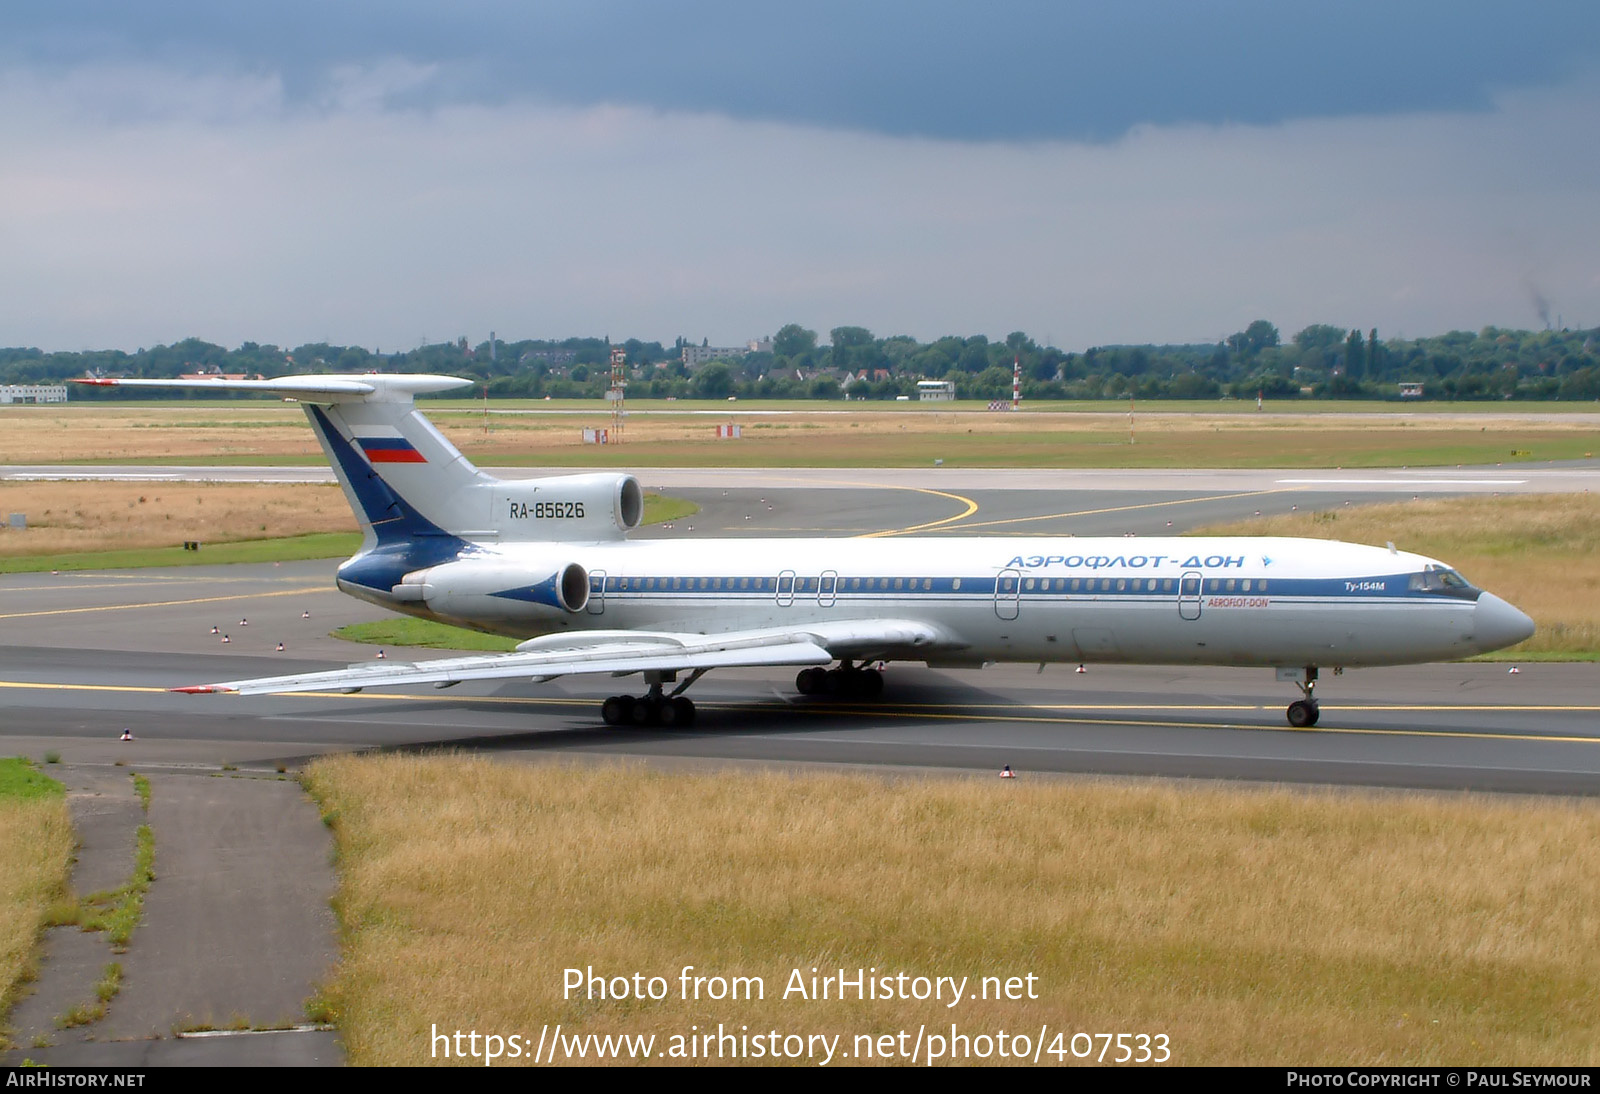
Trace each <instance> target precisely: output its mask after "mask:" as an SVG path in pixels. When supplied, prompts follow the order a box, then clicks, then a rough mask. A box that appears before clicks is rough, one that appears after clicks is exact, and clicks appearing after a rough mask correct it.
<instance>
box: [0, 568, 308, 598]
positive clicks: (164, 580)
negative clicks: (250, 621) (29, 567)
mask: <svg viewBox="0 0 1600 1094" xmlns="http://www.w3.org/2000/svg"><path fill="white" fill-rule="evenodd" d="M84 572H85V573H89V572H91V571H84ZM93 572H95V573H96V574H97V575H99V576H104V575H105V574H106V573H107V572H108V571H105V570H99V571H93ZM6 576H7V577H11V576H15V575H11V574H8V575H6ZM238 580H239V579H238V578H236V577H160V576H151V577H144V576H142V575H141V576H134V575H132V574H130V575H128V576H127V577H126V578H123V579H120V580H116V581H107V582H103V583H101V584H98V585H71V584H69V585H0V592H5V593H9V594H12V595H16V596H20V595H22V594H24V593H59V592H78V591H80V590H83V589H126V588H130V587H138V586H143V585H217V584H221V583H223V582H234V581H238ZM328 591H329V592H332V591H334V589H333V587H332V586H329V588H328Z"/></svg>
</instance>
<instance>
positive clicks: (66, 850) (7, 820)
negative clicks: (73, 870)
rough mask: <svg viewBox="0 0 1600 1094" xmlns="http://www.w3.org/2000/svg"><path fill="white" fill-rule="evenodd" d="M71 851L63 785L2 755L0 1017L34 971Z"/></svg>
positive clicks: (61, 892)
mask: <svg viewBox="0 0 1600 1094" xmlns="http://www.w3.org/2000/svg"><path fill="white" fill-rule="evenodd" d="M72 850H73V835H72V822H71V819H70V817H69V816H68V813H67V803H66V796H65V794H64V792H63V790H62V787H61V784H60V783H58V782H56V781H55V780H54V779H50V778H47V777H45V776H44V775H42V774H40V772H39V771H38V770H37V769H35V768H34V767H33V766H32V765H31V764H30V763H28V761H26V760H19V759H7V760H0V1022H3V1021H4V1019H5V1017H6V1016H7V1015H9V1014H10V1013H11V1007H12V1005H13V1004H15V1003H16V1001H17V994H18V992H19V991H20V990H21V989H22V987H23V986H24V985H25V984H26V982H27V981H28V980H29V979H30V978H31V977H32V975H33V961H34V959H35V958H34V947H35V945H36V943H37V942H38V938H39V932H40V930H41V928H42V924H43V922H44V918H45V914H46V912H47V911H48V910H49V908H50V905H51V904H52V903H54V902H56V901H58V900H59V899H60V898H62V897H63V896H65V895H66V887H67V871H68V869H69V868H70V866H71V858H72ZM0 1040H4V1038H0Z"/></svg>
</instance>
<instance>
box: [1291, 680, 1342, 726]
mask: <svg viewBox="0 0 1600 1094" xmlns="http://www.w3.org/2000/svg"><path fill="white" fill-rule="evenodd" d="M1335 675H1337V672H1336V673H1335ZM1278 679H1280V680H1292V681H1294V683H1295V684H1296V685H1298V686H1299V688H1300V693H1301V694H1302V695H1304V696H1305V698H1304V699H1296V700H1295V701H1294V702H1292V703H1290V704H1289V710H1288V712H1287V714H1288V718H1289V724H1290V725H1291V726H1293V727H1294V728H1296V729H1310V728H1311V727H1312V726H1314V725H1316V724H1317V719H1318V718H1320V717H1321V716H1322V710H1321V708H1320V707H1318V706H1317V697H1316V687H1317V666H1315V665H1307V666H1306V667H1305V668H1303V669H1279V670H1278Z"/></svg>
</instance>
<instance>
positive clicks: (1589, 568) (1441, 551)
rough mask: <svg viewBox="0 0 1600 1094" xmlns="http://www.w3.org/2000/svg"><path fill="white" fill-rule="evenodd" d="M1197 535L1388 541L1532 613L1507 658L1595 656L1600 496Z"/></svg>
mask: <svg viewBox="0 0 1600 1094" xmlns="http://www.w3.org/2000/svg"><path fill="white" fill-rule="evenodd" d="M1203 531H1204V532H1206V533H1208V534H1216V535H1251V536H1255V535H1271V536H1310V537H1313V538H1317V539H1342V540H1347V541H1349V542H1352V543H1373V544H1382V543H1385V542H1390V541H1392V542H1393V543H1394V544H1395V545H1396V546H1397V547H1399V548H1401V549H1402V550H1406V551H1416V552H1418V553H1420V554H1424V555H1430V556H1432V557H1434V558H1438V559H1441V560H1443V561H1445V562H1448V563H1450V564H1451V565H1453V566H1455V567H1456V568H1457V569H1459V570H1460V571H1461V572H1462V573H1463V574H1465V575H1466V577H1467V578H1468V579H1469V580H1471V581H1472V582H1473V584H1475V585H1478V586H1479V587H1481V588H1484V589H1488V590H1489V591H1490V592H1493V593H1494V594H1495V595H1497V596H1500V597H1504V598H1505V599H1506V600H1509V601H1510V602H1511V603H1513V604H1515V605H1516V606H1517V607H1519V608H1521V609H1522V610H1523V611H1525V612H1527V613H1528V614H1529V615H1531V616H1532V617H1533V619H1534V622H1536V623H1537V624H1538V625H1539V631H1538V633H1537V634H1535V635H1534V636H1533V637H1532V638H1531V639H1529V640H1528V641H1527V642H1524V643H1522V644H1521V645H1520V646H1516V647H1514V648H1513V650H1512V651H1510V652H1511V654H1512V655H1515V654H1517V653H1541V652H1563V653H1584V654H1596V653H1600V564H1597V563H1596V560H1597V559H1600V496H1596V495H1593V494H1524V495H1511V496H1506V497H1465V498H1433V499H1425V500H1418V501H1405V502H1397V503H1394V504H1389V505H1367V506H1352V507H1350V508H1347V509H1338V510H1333V511H1330V512H1326V513H1290V514H1287V515H1284V516H1275V517H1259V518H1255V519H1251V520H1244V521H1238V522H1235V523H1232V524H1225V525H1216V526H1213V527H1211V528H1207V529H1203Z"/></svg>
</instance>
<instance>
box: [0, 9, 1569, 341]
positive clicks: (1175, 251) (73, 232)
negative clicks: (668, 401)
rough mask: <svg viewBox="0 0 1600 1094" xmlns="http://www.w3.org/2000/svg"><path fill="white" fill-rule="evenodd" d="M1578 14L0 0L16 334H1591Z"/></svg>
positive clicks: (1, 291)
mask: <svg viewBox="0 0 1600 1094" xmlns="http://www.w3.org/2000/svg"><path fill="white" fill-rule="evenodd" d="M1597 135H1600V5H1597V4H1594V3H1592V0H1590V2H1584V3H1580V2H1557V3H1536V2H1535V3H1522V4H1510V3H1506V4H1491V3H1474V2H1471V0H1450V2H1419V3H1402V2H1397V0H1385V2H1378V0H1343V2H1339V3H1331V2H1330V3H1310V2H1285V0H1207V2H1205V3H1197V2H1194V0H1165V2H1156V0H1122V2H1119V3H1117V4H1115V5H1113V4H1109V3H1100V2H1095V3H1075V2H1069V0H1048V2H1015V3H1004V2H995V0H990V2H989V3H984V4H978V3H953V2H949V0H884V2H877V3H874V2H871V0H853V2H841V0H820V2H819V0H811V2H809V3H807V4H805V5H799V4H794V3H788V4H781V5H780V4H777V3H761V2H758V0H679V2H676V3H667V2H663V0H637V2H621V0H609V2H608V0H585V2H573V3H566V2H517V3H488V2H461V0H456V2H455V3H451V4H449V5H445V4H438V3H423V2H410V3H403V2H402V3H395V2H384V3H377V2H362V3H343V4H340V3H331V2H328V0H322V2H315V3H314V2H304V0H280V2H278V3H274V4H272V5H265V4H262V5H257V6H254V7H252V8H249V9H246V8H244V7H243V6H242V5H234V4H226V5H223V4H216V3H214V2H213V0H203V2H202V0H194V2H169V3H165V4H139V5H130V4H126V3H122V2H111V0H106V2H76V3H74V2H62V0H56V2H53V3H33V2H19V0H10V2H8V3H7V4H5V5H4V6H3V7H0V257H3V261H0V345H36V346H40V347H42V348H45V349H87V348H105V347H120V348H125V349H133V348H137V347H138V346H141V345H150V344H154V343H156V342H171V341H175V340H177V339H179V338H183V337H186V336H190V335H193V336H197V337H201V338H206V339H209V340H212V341H216V342H221V343H223V344H226V345H230V346H233V345H237V344H239V343H240V342H242V341H245V340H253V341H259V342H276V343H279V344H283V345H294V344H298V343H301V342H305V341H316V340H328V341H332V342H335V343H352V344H359V345H365V346H367V347H368V348H377V349H384V350H394V349H401V348H410V347H412V346H415V345H416V344H418V342H419V341H421V340H422V339H424V338H426V339H427V340H430V341H441V340H444V339H447V338H454V337H457V336H458V335H463V334H464V335H466V336H467V337H468V338H470V339H472V340H473V341H474V342H476V341H479V340H482V339H484V338H486V337H487V336H488V333H489V331H490V330H491V329H493V330H495V331H496V332H497V333H498V334H499V335H500V336H502V337H512V338H517V337H564V336H568V335H574V334H581V335H600V334H609V335H611V336H612V337H614V338H619V339H620V338H627V337H640V338H645V339H660V340H662V341H667V342H670V341H671V339H673V338H674V337H676V336H678V335H683V336H685V337H687V338H690V339H692V340H694V341H696V342H698V341H700V340H701V339H702V338H709V339H710V341H711V342H712V344H713V345H716V344H734V343H738V342H742V341H744V340H745V339H747V338H751V337H755V336H758V335H763V334H770V333H772V332H773V331H774V330H776V329H777V328H778V327H779V326H781V325H782V324H784V323H787V322H799V323H802V324H804V325H806V326H808V327H811V328H813V329H816V330H818V331H820V332H822V333H823V336H824V338H825V337H826V332H827V330H828V329H829V328H831V327H835V326H840V325H845V324H854V325H861V326H865V327H868V328H870V329H871V330H872V331H874V332H875V333H877V334H879V335H888V334H911V335H914V336H916V337H917V338H919V339H924V340H925V339H929V338H934V337H938V336H939V335H942V334H972V333H985V334H988V335H990V336H992V337H1003V336H1004V335H1005V334H1006V333H1008V332H1009V331H1012V330H1018V329H1020V330H1025V331H1027V332H1028V333H1030V334H1032V335H1033V336H1034V337H1036V338H1038V339H1041V340H1049V341H1050V342H1053V343H1054V344H1056V345H1058V346H1061V347H1062V348H1064V349H1083V348H1085V347H1087V346H1090V345H1096V344H1104V343H1113V342H1145V341H1157V342H1160V341H1211V340H1216V339H1218V338H1220V337H1223V336H1225V335H1227V334H1229V333H1231V332H1233V331H1236V330H1240V329H1242V328H1243V327H1244V326H1245V325H1246V324H1248V323H1249V322H1250V321H1251V320H1253V319H1257V318H1266V319H1269V320H1271V321H1273V322H1274V323H1276V324H1278V326H1279V327H1280V328H1281V329H1282V330H1283V333H1284V335H1285V337H1288V336H1289V335H1291V334H1293V332H1294V331H1296V330H1298V329H1300V328H1301V327H1303V326H1305V325H1307V324H1309V323H1315V322H1327V323H1334V324H1337V325H1341V326H1348V327H1361V328H1363V329H1367V328H1371V327H1377V328H1378V329H1379V332H1380V335H1383V336H1394V335H1423V334H1433V333H1438V332H1441V331H1444V330H1449V329H1452V328H1466V329H1474V330H1475V329H1477V328H1478V327H1481V326H1483V325H1485V324H1494V325H1499V326H1512V327H1535V328H1537V327H1542V326H1543V325H1544V324H1545V322H1546V320H1547V318H1548V321H1550V322H1552V323H1554V322H1557V321H1558V320H1559V321H1561V322H1564V323H1565V324H1566V325H1568V326H1578V325H1585V326H1589V325H1595V324H1600V249H1597V244H1600V238H1597V237H1600V232H1597V228H1600V147H1597V140H1596V137H1597Z"/></svg>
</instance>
